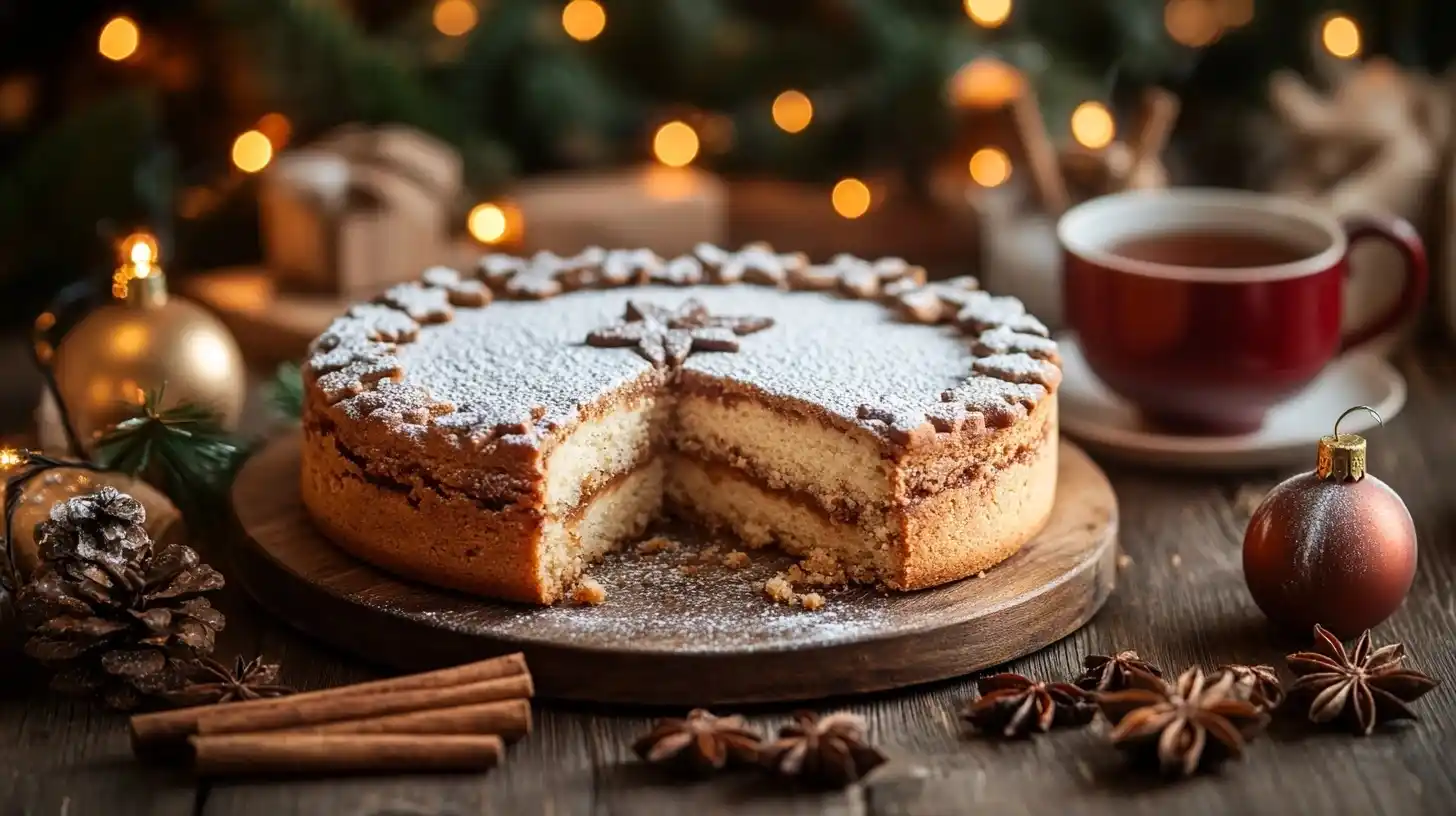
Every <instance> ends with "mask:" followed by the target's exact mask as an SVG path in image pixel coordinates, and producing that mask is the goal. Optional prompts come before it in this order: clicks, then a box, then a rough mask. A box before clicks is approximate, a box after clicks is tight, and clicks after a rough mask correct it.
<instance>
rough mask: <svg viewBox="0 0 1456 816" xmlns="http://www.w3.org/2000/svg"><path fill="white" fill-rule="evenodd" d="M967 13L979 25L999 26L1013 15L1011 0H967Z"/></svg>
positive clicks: (987, 26)
mask: <svg viewBox="0 0 1456 816" xmlns="http://www.w3.org/2000/svg"><path fill="white" fill-rule="evenodd" d="M965 7H966V15H967V16H969V17H970V18H971V19H972V20H975V21H976V23H977V24H978V25H983V26H985V27H986V28H998V27H1000V26H1001V24H1002V23H1004V22H1006V18H1007V17H1010V16H1011V0H965Z"/></svg>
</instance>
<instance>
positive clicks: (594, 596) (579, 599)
mask: <svg viewBox="0 0 1456 816" xmlns="http://www.w3.org/2000/svg"><path fill="white" fill-rule="evenodd" d="M606 600H607V590H606V588H605V587H603V586H602V585H601V584H600V583H598V582H597V579H595V578H583V579H581V581H580V582H578V583H577V585H576V588H575V589H573V590H572V591H571V601H572V603H575V604H577V605H579V606H599V605H601V604H602V603H604V602H605V601H606Z"/></svg>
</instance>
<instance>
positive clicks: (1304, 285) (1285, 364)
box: [1057, 189, 1426, 434]
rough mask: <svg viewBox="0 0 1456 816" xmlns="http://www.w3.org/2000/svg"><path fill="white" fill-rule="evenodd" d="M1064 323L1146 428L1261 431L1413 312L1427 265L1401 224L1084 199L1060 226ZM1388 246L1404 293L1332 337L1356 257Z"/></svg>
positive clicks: (1179, 196)
mask: <svg viewBox="0 0 1456 816" xmlns="http://www.w3.org/2000/svg"><path fill="white" fill-rule="evenodd" d="M1057 237H1058V240H1059V241H1060V242H1061V245H1062V251H1063V262H1064V269H1063V291H1064V295H1065V301H1066V307H1065V308H1066V315H1067V322H1068V324H1069V325H1070V327H1071V328H1072V329H1074V330H1075V331H1076V332H1077V335H1078V341H1079V343H1080V344H1081V347H1082V352H1083V354H1084V356H1085V357H1086V359H1087V362H1088V364H1089V365H1091V367H1092V370H1093V371H1094V372H1096V374H1097V376H1098V377H1100V378H1101V379H1102V381H1103V382H1105V383H1106V384H1107V385H1108V386H1109V387H1111V388H1112V390H1114V391H1116V392H1117V393H1118V394H1121V395H1122V396H1123V397H1125V398H1127V399H1128V400H1130V401H1131V402H1132V403H1133V404H1135V405H1137V406H1138V408H1139V409H1140V410H1141V411H1142V413H1143V415H1144V416H1145V417H1146V418H1147V419H1148V420H1149V421H1151V422H1154V423H1156V424H1159V425H1163V426H1166V427H1169V428H1172V429H1176V430H1180V431H1184V432H1193V433H1216V434H1234V433H1247V432H1251V431H1255V430H1257V429H1258V428H1259V427H1260V425H1261V424H1262V423H1263V421H1264V415H1265V414H1266V413H1267V412H1268V410H1269V409H1270V408H1271V407H1273V406H1274V405H1277V404H1278V403H1279V402H1281V401H1283V400H1285V399H1287V398H1289V397H1290V396H1292V395H1294V394H1296V393H1298V392H1299V391H1300V389H1302V388H1304V387H1305V386H1306V385H1308V384H1309V383H1310V381H1311V380H1313V379H1314V378H1315V376H1316V375H1318V374H1319V372H1320V370H1321V369H1323V368H1324V366H1325V364H1326V363H1328V362H1329V361H1330V360H1331V359H1332V358H1333V357H1334V356H1335V355H1337V354H1339V353H1341V352H1343V351H1346V350H1349V349H1351V348H1354V347H1356V346H1358V345H1360V344H1361V343H1364V342H1366V341H1368V340H1370V339H1371V338H1373V337H1375V336H1377V335H1379V334H1382V333H1384V332H1385V331H1387V330H1389V329H1391V328H1393V327H1394V326H1395V325H1396V324H1398V323H1399V322H1400V321H1401V320H1402V319H1403V318H1404V317H1406V316H1407V315H1409V314H1411V313H1413V312H1414V311H1415V310H1416V308H1417V307H1418V306H1419V304H1420V302H1421V299H1422V297H1423V296H1424V294H1425V288H1426V251H1425V248H1424V246H1422V244H1421V239H1420V237H1419V236H1417V235H1416V231H1415V229H1414V228H1413V227H1411V225H1410V224H1409V223H1407V222H1406V221H1403V220H1401V219H1398V218H1386V217H1359V218H1350V219H1347V220H1346V221H1345V222H1344V223H1339V222H1337V221H1336V220H1335V219H1334V218H1332V217H1330V216H1328V215H1326V214H1324V213H1322V212H1321V211H1319V210H1318V209H1316V208H1314V207H1311V206H1308V205H1306V204H1302V203H1300V202H1297V201H1294V200H1291V199H1286V198H1280V197H1277V196H1270V195H1262V194H1258V193H1249V192H1240V191H1234V190H1205V189H1174V190H1162V191H1136V192H1129V193H1120V194H1116V195H1110V196H1104V197H1102V198H1097V199H1093V200H1092V201H1088V202H1086V203H1085V204H1081V205H1079V206H1077V207H1074V208H1073V209H1071V210H1069V211H1068V212H1067V213H1066V214H1065V215H1063V216H1062V219H1061V221H1060V222H1059V223H1058V225H1057ZM1366 238H1381V239H1383V240H1386V241H1389V242H1390V243H1391V244H1392V245H1394V246H1395V247H1396V248H1397V249H1398V250H1400V253H1401V256H1402V257H1403V258H1404V260H1405V285H1404V288H1403V290H1402V293H1401V297H1400V299H1399V301H1398V302H1397V303H1396V305H1395V306H1394V307H1393V308H1392V309H1391V310H1390V311H1389V313H1388V314H1385V315H1382V316H1381V317H1380V318H1378V319H1376V320H1373V321H1371V322H1370V323H1369V324H1368V325H1366V326H1362V327H1360V328H1359V329H1357V330H1355V331H1353V332H1351V333H1350V334H1349V335H1347V336H1341V332H1340V313H1341V301H1342V299H1343V291H1344V286H1345V279H1346V277H1347V272H1348V271H1349V250H1350V247H1351V245H1352V244H1354V243H1355V242H1357V241H1361V240H1364V239H1366Z"/></svg>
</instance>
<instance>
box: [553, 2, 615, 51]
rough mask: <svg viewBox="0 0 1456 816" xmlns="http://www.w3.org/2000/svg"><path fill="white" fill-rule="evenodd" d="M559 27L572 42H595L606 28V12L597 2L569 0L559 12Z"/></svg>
mask: <svg viewBox="0 0 1456 816" xmlns="http://www.w3.org/2000/svg"><path fill="white" fill-rule="evenodd" d="M561 27H562V28H564V29H566V36H568V37H570V38H572V39H573V40H578V41H580V42H586V41H588V40H595V39H596V38H597V37H599V36H601V33H602V31H603V30H605V29H606V27H607V10H606V9H605V8H602V4H601V3H598V2H597V0H571V2H570V3H567V4H566V8H564V9H562V10H561Z"/></svg>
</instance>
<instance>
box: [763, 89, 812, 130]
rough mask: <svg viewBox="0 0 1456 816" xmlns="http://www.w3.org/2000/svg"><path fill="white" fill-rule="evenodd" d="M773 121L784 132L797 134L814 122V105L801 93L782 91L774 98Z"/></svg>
mask: <svg viewBox="0 0 1456 816" xmlns="http://www.w3.org/2000/svg"><path fill="white" fill-rule="evenodd" d="M773 120H774V124H776V125H778V126H779V127H780V128H782V129H783V130H784V131H785V132H788V133H798V132H799V131H801V130H803V129H804V128H806V127H808V126H809V123H810V122H812V121H813V120H814V103H813V102H811V101H809V97H807V96H805V95H804V93H803V92H801V91H784V92H783V93H781V94H779V95H778V96H776V97H774V101H773Z"/></svg>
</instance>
